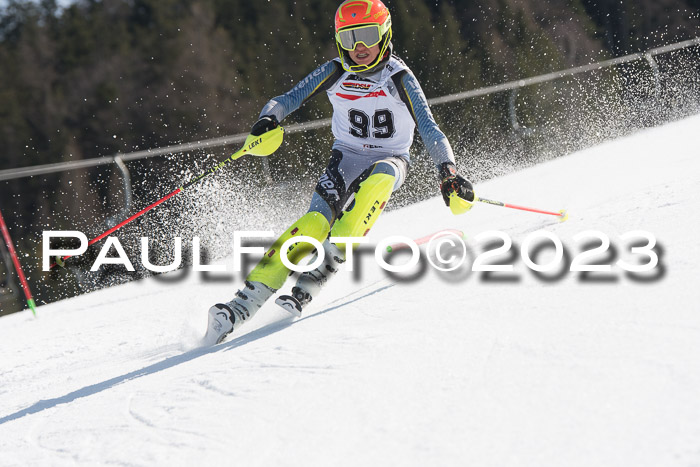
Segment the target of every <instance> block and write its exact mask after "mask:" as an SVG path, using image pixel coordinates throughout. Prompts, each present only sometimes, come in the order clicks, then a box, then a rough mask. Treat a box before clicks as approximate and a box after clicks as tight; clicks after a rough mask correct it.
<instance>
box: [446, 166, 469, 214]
mask: <svg viewBox="0 0 700 467" xmlns="http://www.w3.org/2000/svg"><path fill="white" fill-rule="evenodd" d="M440 192H441V193H442V199H443V200H444V201H445V206H449V205H450V194H452V193H453V192H457V196H459V197H460V198H462V199H466V200H467V201H469V202H470V203H471V202H473V201H474V187H473V186H472V184H471V182H470V181H469V180H467V179H466V178H464V177H462V176H461V175H459V174H458V173H457V167H455V165H454V164H453V163H452V162H443V163H442V165H441V166H440Z"/></svg>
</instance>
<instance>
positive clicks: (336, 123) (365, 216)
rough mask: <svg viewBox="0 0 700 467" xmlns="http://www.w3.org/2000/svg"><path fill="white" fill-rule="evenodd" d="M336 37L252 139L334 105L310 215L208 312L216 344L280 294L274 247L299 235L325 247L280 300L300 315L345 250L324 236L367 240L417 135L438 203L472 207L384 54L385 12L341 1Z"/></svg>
mask: <svg viewBox="0 0 700 467" xmlns="http://www.w3.org/2000/svg"><path fill="white" fill-rule="evenodd" d="M335 31H336V36H335V38H336V44H337V46H338V53H339V56H338V57H337V58H335V59H333V60H331V61H329V62H326V63H324V64H323V65H321V66H319V67H318V68H317V69H316V70H314V71H313V72H311V73H310V74H309V75H308V76H306V78H304V79H303V80H302V81H301V82H299V83H298V84H297V85H296V86H295V87H294V88H292V89H291V90H290V91H288V92H287V93H285V94H283V95H281V96H277V97H275V98H273V99H272V100H270V101H269V102H268V103H267V105H265V107H264V108H263V109H262V112H261V113H260V117H259V120H258V121H257V122H256V123H255V125H253V128H252V130H251V134H253V135H255V136H258V135H262V134H264V133H265V132H267V131H270V130H273V129H275V128H276V127H277V126H278V125H279V122H281V121H282V120H283V119H284V118H285V117H286V116H287V115H289V114H290V113H292V112H294V111H295V110H296V109H298V108H299V107H300V106H301V105H302V104H303V103H305V102H306V101H308V100H310V99H311V98H312V97H315V96H318V95H320V94H322V93H325V94H326V95H327V96H328V99H329V100H330V102H331V104H332V105H333V118H332V131H333V136H334V138H335V142H334V144H333V148H332V153H331V157H330V161H329V163H328V167H327V168H326V170H325V171H324V173H323V174H322V175H321V177H320V179H319V181H318V184H317V185H316V190H315V192H314V194H313V196H312V199H311V205H310V207H309V210H308V212H307V213H306V214H305V215H304V216H302V217H301V218H300V219H299V220H297V221H296V222H295V223H294V224H292V226H291V227H289V229H287V231H286V232H284V233H283V234H282V235H281V236H280V237H279V239H277V241H275V242H274V244H273V245H272V246H271V247H270V249H269V250H268V251H267V253H266V254H265V255H264V257H263V259H262V260H261V261H260V262H259V263H258V265H257V266H256V267H255V268H254V269H253V271H251V273H250V274H249V275H248V277H247V278H246V282H245V287H244V288H243V289H242V290H240V291H239V292H238V293H237V294H236V297H235V298H234V299H233V300H232V301H231V302H228V303H224V304H217V305H214V306H213V307H212V308H211V309H210V312H209V314H210V316H209V322H210V328H211V327H212V326H213V327H214V328H218V329H219V330H218V331H216V333H217V342H220V341H221V340H223V338H224V337H225V336H226V335H227V334H228V333H230V332H232V331H233V330H234V329H237V328H238V326H240V325H241V324H242V323H243V322H245V321H247V320H250V318H251V317H252V316H253V315H254V314H255V312H256V311H257V310H258V309H259V308H260V307H261V306H262V305H263V303H264V302H265V301H266V300H267V299H268V298H269V297H270V296H272V295H273V294H274V293H275V292H276V291H277V290H278V289H280V288H281V287H282V285H283V284H284V282H285V280H286V278H287V276H288V275H289V270H288V269H287V268H286V267H285V266H284V265H283V264H282V261H281V259H280V247H281V245H282V244H283V243H284V242H285V241H286V240H288V239H289V238H291V237H292V236H299V235H305V236H309V237H313V238H315V239H317V240H319V242H323V246H324V249H325V260H324V262H323V263H322V264H321V266H320V267H319V268H317V269H316V270H314V271H311V272H307V273H303V274H302V275H301V276H300V278H299V280H298V282H297V284H296V286H295V287H294V288H293V289H292V296H293V297H287V298H288V299H292V300H291V302H293V305H292V306H290V305H289V304H286V305H285V306H286V307H288V308H293V309H290V311H292V312H294V313H295V314H300V313H301V309H302V307H303V306H304V305H305V304H306V303H308V302H309V301H310V300H311V298H312V297H313V296H314V295H316V294H317V293H318V291H319V289H320V287H321V285H322V284H323V283H324V282H325V281H326V280H327V279H328V277H329V276H330V275H332V274H333V273H334V272H335V271H337V269H338V265H339V264H340V263H342V262H343V261H344V252H345V251H346V250H345V247H346V245H343V244H337V245H336V244H332V243H330V242H329V241H328V237H329V233H330V236H332V237H361V236H364V235H366V234H367V232H369V230H370V229H371V227H372V225H373V224H374V222H376V220H377V217H378V216H379V214H380V213H381V211H382V210H383V209H384V207H385V206H386V203H387V201H388V200H389V197H390V196H391V194H392V192H393V191H395V190H397V189H398V188H399V187H400V186H401V184H402V183H403V181H404V180H405V177H406V172H407V170H408V166H409V162H410V157H409V149H410V147H411V145H412V144H413V134H414V131H415V129H416V126H417V127H418V132H419V133H420V135H421V138H422V139H423V142H424V143H425V146H426V148H427V150H428V153H429V154H430V156H431V158H432V160H433V162H434V163H435V165H436V167H437V170H438V172H439V177H440V181H441V191H442V195H443V198H444V200H445V204H446V205H448V206H449V204H450V199H451V198H450V195H454V194H455V193H456V194H457V195H458V196H459V197H460V199H461V200H466V201H467V202H468V201H473V200H474V193H473V189H472V185H471V183H470V182H469V181H467V180H466V179H465V178H463V177H461V176H460V175H459V174H458V173H457V171H456V168H455V161H454V155H453V153H452V148H451V146H450V143H449V141H448V140H447V138H446V137H445V135H444V134H443V133H442V131H441V130H440V128H439V127H438V125H437V123H436V122H435V120H434V118H433V115H432V113H431V112H430V108H429V107H428V103H427V101H426V98H425V96H424V94H423V91H422V90H421V87H420V85H419V84H418V81H417V80H416V77H415V76H414V75H413V73H412V72H411V70H410V69H409V68H408V66H406V64H405V63H404V62H403V61H401V59H399V58H398V57H397V56H395V55H393V54H392V43H391V37H392V33H391V16H390V14H389V10H388V9H387V8H386V7H385V6H384V4H383V3H382V2H381V1H379V0H347V1H345V2H343V3H342V4H341V5H340V7H339V8H338V10H337V12H336V16H335ZM461 202H465V201H461ZM467 206H470V204H467ZM467 209H468V207H467ZM312 249H313V246H312V245H310V244H308V243H297V244H296V246H295V247H294V248H293V250H291V251H289V252H288V254H287V258H288V259H289V261H290V262H292V263H294V264H298V263H299V262H300V261H301V260H302V259H303V258H304V257H306V256H307V255H308V254H310V253H311V250H312ZM278 303H279V300H278ZM280 304H281V305H282V303H280ZM215 330H216V329H214V330H211V332H214V331H215ZM208 332H209V331H208Z"/></svg>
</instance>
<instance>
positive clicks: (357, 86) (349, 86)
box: [340, 81, 372, 91]
mask: <svg viewBox="0 0 700 467" xmlns="http://www.w3.org/2000/svg"><path fill="white" fill-rule="evenodd" d="M340 87H341V88H342V89H344V90H345V91H369V90H370V89H371V87H372V85H371V84H370V83H358V82H356V81H345V82H343V83H342V84H341V85H340Z"/></svg>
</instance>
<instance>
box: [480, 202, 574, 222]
mask: <svg viewBox="0 0 700 467" xmlns="http://www.w3.org/2000/svg"><path fill="white" fill-rule="evenodd" d="M475 200H476V201H479V202H481V203H486V204H491V205H493V206H501V207H504V208H510V209H519V210H521V211H528V212H536V213H538V214H547V215H549V216H556V217H558V218H559V220H561V221H562V222H563V221H565V220H566V219H568V218H569V215H568V214H567V212H566V209H562V210H561V211H559V212H552V211H544V210H542V209H535V208H528V207H525V206H518V205H516V204H509V203H504V202H502V201H494V200H492V199H486V198H479V197H478V196H476V197H475Z"/></svg>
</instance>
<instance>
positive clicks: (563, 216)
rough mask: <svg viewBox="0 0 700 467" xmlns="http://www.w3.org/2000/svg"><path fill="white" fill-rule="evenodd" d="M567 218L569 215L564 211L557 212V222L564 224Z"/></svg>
mask: <svg viewBox="0 0 700 467" xmlns="http://www.w3.org/2000/svg"><path fill="white" fill-rule="evenodd" d="M568 218H569V213H568V212H566V209H562V210H561V211H559V222H564V221H566V220H567V219H568Z"/></svg>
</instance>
